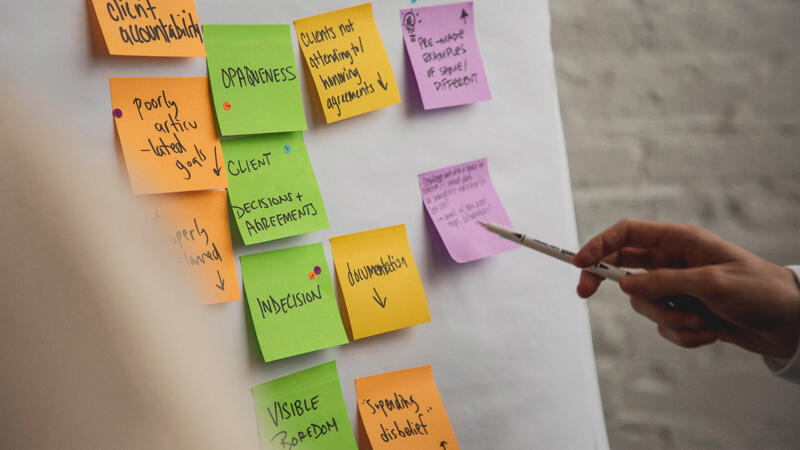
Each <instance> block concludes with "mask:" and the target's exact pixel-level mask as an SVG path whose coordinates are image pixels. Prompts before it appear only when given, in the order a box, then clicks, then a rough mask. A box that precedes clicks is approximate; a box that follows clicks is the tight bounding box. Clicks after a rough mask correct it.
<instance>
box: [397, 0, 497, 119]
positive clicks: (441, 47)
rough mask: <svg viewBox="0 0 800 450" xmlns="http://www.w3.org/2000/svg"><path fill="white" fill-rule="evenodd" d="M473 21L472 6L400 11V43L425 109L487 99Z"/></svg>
mask: <svg viewBox="0 0 800 450" xmlns="http://www.w3.org/2000/svg"><path fill="white" fill-rule="evenodd" d="M473 18H474V12H473V9H472V2H463V3H450V4H447V5H437V6H427V7H423V8H411V9H404V10H401V11H400V19H401V21H402V28H403V41H404V43H405V47H406V52H407V53H408V57H409V60H410V61H411V66H412V68H413V69H414V77H415V79H416V80H417V86H418V87H419V92H420V97H421V98H422V105H423V107H424V108H425V109H435V108H444V107H447V106H455V105H464V104H467V103H474V102H477V101H481V100H489V99H491V98H492V95H491V93H490V92H489V83H488V82H487V81H486V73H485V71H484V68H483V60H482V59H481V54H480V51H479V50H478V40H477V38H476V36H475V24H474V22H473Z"/></svg>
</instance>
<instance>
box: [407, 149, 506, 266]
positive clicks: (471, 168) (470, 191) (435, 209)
mask: <svg viewBox="0 0 800 450" xmlns="http://www.w3.org/2000/svg"><path fill="white" fill-rule="evenodd" d="M418 179H419V189H420V192H421V194H422V202H423V203H424V204H425V211H426V212H427V214H428V216H429V217H430V219H431V221H432V222H433V224H434V226H435V227H436V231H437V232H438V233H439V236H440V237H441V239H442V242H443V243H444V245H445V247H446V248H447V252H448V253H449V254H450V257H452V258H453V260H455V261H456V262H460V263H464V262H469V261H474V260H476V259H481V258H486V257H487V256H491V255H495V254H497V253H501V252H505V251H508V250H512V249H515V248H517V247H519V245H518V244H516V243H514V242H511V241H509V240H507V239H503V238H501V237H499V236H498V235H496V234H494V233H491V232H489V231H486V229H484V228H483V227H482V226H481V225H480V222H481V221H485V222H494V223H497V224H499V225H505V226H508V227H510V226H511V221H510V220H509V218H508V214H506V210H505V208H503V204H502V202H501V201H500V197H499V196H498V195H497V191H495V189H494V185H493V184H492V180H491V178H490V177H489V164H488V161H487V159H486V158H482V159H478V160H475V161H469V162H466V163H463V164H457V165H455V166H450V167H445V168H442V169H438V170H433V171H430V172H425V173H421V174H419V175H418Z"/></svg>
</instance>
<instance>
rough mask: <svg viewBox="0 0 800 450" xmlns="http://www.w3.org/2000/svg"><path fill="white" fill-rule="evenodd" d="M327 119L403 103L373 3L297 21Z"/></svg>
mask: <svg viewBox="0 0 800 450" xmlns="http://www.w3.org/2000/svg"><path fill="white" fill-rule="evenodd" d="M294 27H295V31H296V33H297V40H298V42H299V43H300V51H301V52H302V54H303V58H304V61H305V64H306V68H307V69H308V70H309V71H310V75H311V78H312V79H313V80H314V86H315V87H316V91H317V94H318V95H319V101H320V104H321V105H322V110H323V113H324V115H325V121H326V122H327V123H333V122H337V121H339V120H342V119H347V118H349V117H353V116H357V115H359V114H364V113H366V112H370V111H374V110H376V109H380V108H383V107H385V106H389V105H393V104H395V103H400V91H399V90H398V88H397V82H396V81H395V78H394V73H393V72H392V66H391V64H390V63H389V56H388V55H387V54H386V49H385V48H384V46H383V41H382V40H381V36H380V33H379V32H378V26H377V25H376V24H375V18H374V16H373V14H372V3H364V4H362V5H357V6H353V7H350V8H344V9H339V10H336V11H331V12H328V13H324V14H319V15H316V16H312V17H306V18H304V19H298V20H295V21H294Z"/></svg>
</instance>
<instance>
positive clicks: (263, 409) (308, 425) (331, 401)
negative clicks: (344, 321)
mask: <svg viewBox="0 0 800 450" xmlns="http://www.w3.org/2000/svg"><path fill="white" fill-rule="evenodd" d="M253 401H254V403H255V406H256V419H257V420H258V431H259V434H260V435H261V445H262V446H263V447H264V448H266V449H287V450H288V449H305V450H331V449H336V450H355V449H356V440H355V437H354V436H353V430H352V428H350V418H349V417H348V414H347V408H346V407H345V405H344V397H343V396H342V386H341V383H340V382H339V374H338V373H337V371H336V361H330V362H327V363H324V364H320V365H318V366H314V367H311V368H310V369H305V370H301V371H300V372H295V373H293V374H290V375H286V376H284V377H281V378H277V379H275V380H272V381H268V382H266V383H262V384H259V385H258V386H255V387H253Z"/></svg>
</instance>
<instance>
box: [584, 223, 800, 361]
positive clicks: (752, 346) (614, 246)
mask: <svg viewBox="0 0 800 450" xmlns="http://www.w3.org/2000/svg"><path fill="white" fill-rule="evenodd" d="M600 261H603V262H606V263H609V264H614V265H617V266H623V267H641V268H644V269H647V270H648V272H647V273H642V274H634V275H626V276H625V277H623V278H622V279H620V281H619V285H620V288H622V290H623V291H624V292H625V293H627V294H628V295H630V298H631V306H632V307H633V309H634V310H636V312H638V313H640V314H642V315H643V316H645V317H647V318H649V319H650V320H652V321H653V322H655V323H656V324H658V331H659V333H660V334H661V335H662V336H663V337H664V338H666V339H667V340H669V341H672V342H674V343H676V344H678V345H680V346H682V347H687V348H692V347H698V346H701V345H705V344H710V343H712V342H714V341H716V340H717V339H719V340H722V341H725V342H730V343H733V344H736V345H738V346H739V347H742V348H744V349H746V350H749V351H752V352H755V353H759V354H761V355H764V356H770V357H777V358H788V357H791V355H792V354H794V352H795V349H796V348H797V345H798V334H800V288H799V287H798V285H797V282H796V280H795V278H794V274H793V273H792V272H791V271H790V270H789V269H787V268H785V267H781V266H778V265H776V264H773V263H771V262H769V261H766V260H764V259H762V258H759V257H758V256H756V255H754V254H752V253H750V252H748V251H747V250H744V249H743V248H741V247H738V246H736V245H734V244H732V243H730V242H727V241H725V240H724V239H722V238H720V237H718V236H716V235H714V234H713V233H711V232H709V231H708V230H705V229H704V228H702V227H699V226H695V225H676V224H667V223H661V222H650V221H643V220H632V219H626V220H622V221H620V222H619V223H617V224H616V225H614V226H612V227H611V228H609V229H607V230H606V231H604V232H602V233H600V234H599V235H597V236H595V237H594V238H592V239H591V240H589V242H587V243H586V245H584V246H583V248H581V250H580V251H579V252H578V253H577V254H576V255H575V257H574V259H573V262H574V263H575V265H576V266H578V267H588V266H591V265H593V264H595V263H598V262H600ZM602 280H603V278H602V277H599V276H597V275H595V274H592V273H589V272H587V271H586V270H583V271H582V272H581V278H580V282H579V283H578V295H580V296H581V297H583V298H588V297H590V296H591V295H592V294H594V293H595V291H597V288H598V287H599V286H600V282H601V281H602ZM673 295H688V296H691V297H695V298H697V299H699V300H700V301H702V302H703V303H704V304H705V306H706V307H707V308H708V309H709V310H710V311H711V312H712V313H713V314H714V315H716V316H718V317H719V318H720V319H722V320H721V323H718V324H714V326H713V328H710V327H709V325H710V324H709V323H708V322H709V321H708V320H704V319H703V317H701V316H700V315H698V314H697V313H694V312H685V311H678V310H675V309H671V308H669V307H667V306H665V305H664V304H663V303H662V302H661V301H660V300H661V299H663V298H664V297H668V296H673Z"/></svg>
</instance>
